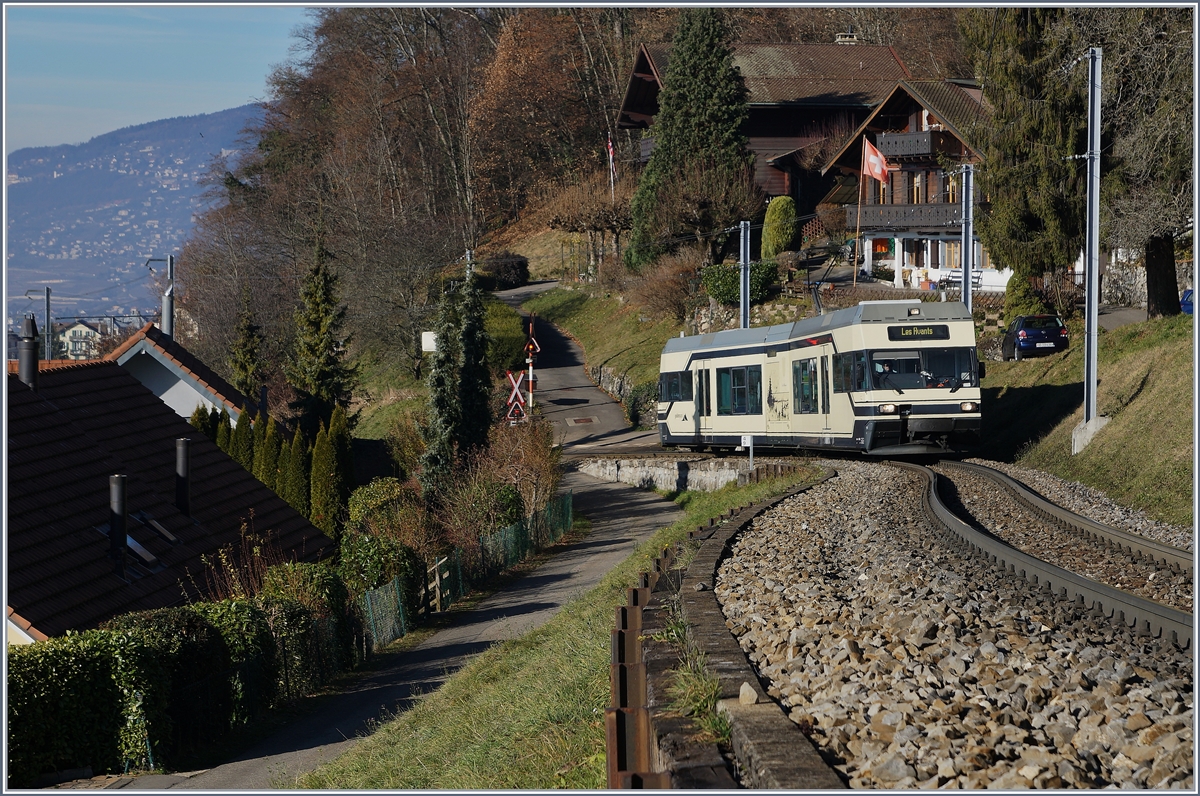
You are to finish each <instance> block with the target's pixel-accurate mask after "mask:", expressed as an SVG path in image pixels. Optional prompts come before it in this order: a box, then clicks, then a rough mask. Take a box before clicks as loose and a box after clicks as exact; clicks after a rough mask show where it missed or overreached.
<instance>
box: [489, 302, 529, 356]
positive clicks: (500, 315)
mask: <svg viewBox="0 0 1200 796" xmlns="http://www.w3.org/2000/svg"><path fill="white" fill-rule="evenodd" d="M484 313H485V314H484V318H483V328H484V329H485V330H486V331H487V334H488V352H487V362H488V367H490V368H491V369H492V371H493V372H494V373H503V371H506V370H516V369H519V368H520V367H521V365H522V364H523V363H524V362H525V324H524V323H522V322H521V316H520V315H519V314H518V313H517V311H516V310H514V309H513V308H512V307H510V306H508V305H507V304H502V303H500V302H499V301H489V302H487V304H486V305H485V307H484Z"/></svg>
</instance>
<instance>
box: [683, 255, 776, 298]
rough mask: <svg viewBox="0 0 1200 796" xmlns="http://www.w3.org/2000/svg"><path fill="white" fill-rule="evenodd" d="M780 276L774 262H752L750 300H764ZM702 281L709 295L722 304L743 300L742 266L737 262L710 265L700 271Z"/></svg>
mask: <svg viewBox="0 0 1200 796" xmlns="http://www.w3.org/2000/svg"><path fill="white" fill-rule="evenodd" d="M777 277H778V266H777V265H776V263H774V262H757V263H750V301H751V302H756V301H762V300H763V299H765V298H766V297H767V293H768V291H769V290H770V288H771V285H772V284H774V283H775V280H776V278H777ZM700 281H701V283H702V284H703V285H704V289H705V290H706V291H708V295H710V296H712V297H713V298H715V299H716V300H717V301H719V302H721V303H722V304H738V303H739V302H740V301H741V293H742V287H741V267H740V266H739V265H737V264H736V263H718V264H714V265H710V266H708V267H707V268H705V269H704V270H703V271H702V272H701V273H700Z"/></svg>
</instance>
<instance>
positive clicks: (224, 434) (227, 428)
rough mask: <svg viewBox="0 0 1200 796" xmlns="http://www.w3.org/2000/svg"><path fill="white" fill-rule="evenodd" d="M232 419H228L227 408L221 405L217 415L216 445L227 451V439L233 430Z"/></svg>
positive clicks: (228, 439)
mask: <svg viewBox="0 0 1200 796" xmlns="http://www.w3.org/2000/svg"><path fill="white" fill-rule="evenodd" d="M232 427H233V421H231V420H230V419H229V410H228V409H226V408H225V407H224V406H222V407H221V414H220V415H219V416H218V417H217V447H218V448H220V449H221V450H223V451H225V452H226V453H229V441H230V437H231V436H232V431H233V428H232Z"/></svg>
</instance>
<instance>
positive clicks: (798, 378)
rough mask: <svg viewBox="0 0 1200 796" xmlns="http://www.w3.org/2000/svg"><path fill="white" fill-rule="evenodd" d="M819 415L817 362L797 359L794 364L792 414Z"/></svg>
mask: <svg viewBox="0 0 1200 796" xmlns="http://www.w3.org/2000/svg"><path fill="white" fill-rule="evenodd" d="M816 413H817V360H816V359H797V360H796V361H795V362H793V363H792V414H797V415H815V414H816Z"/></svg>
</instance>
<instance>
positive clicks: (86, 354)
mask: <svg viewBox="0 0 1200 796" xmlns="http://www.w3.org/2000/svg"><path fill="white" fill-rule="evenodd" d="M56 325H57V324H56ZM56 336H57V337H58V342H59V343H60V344H61V345H62V347H63V350H65V351H66V359H74V360H82V359H92V358H94V357H95V356H96V347H97V346H98V345H99V344H100V337H101V332H100V329H99V327H97V326H94V325H92V324H90V323H88V322H87V321H75V322H74V323H70V324H66V325H65V326H64V327H63V328H62V329H61V330H60V331H59V332H58V334H57V335H56Z"/></svg>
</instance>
